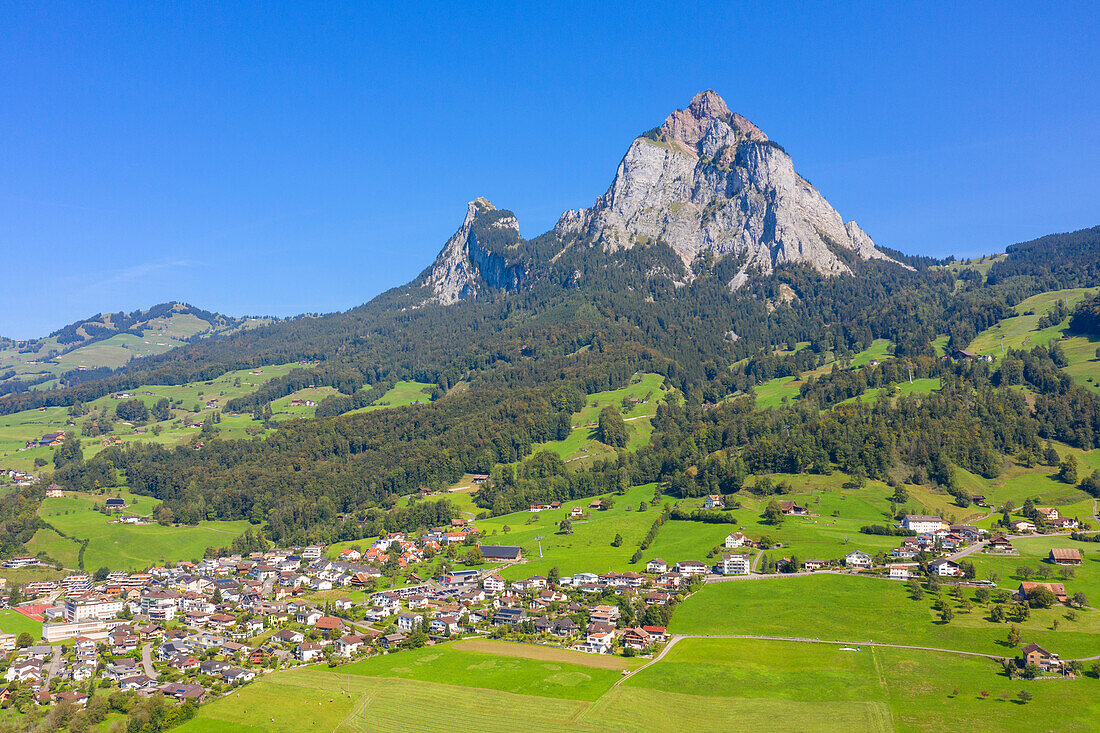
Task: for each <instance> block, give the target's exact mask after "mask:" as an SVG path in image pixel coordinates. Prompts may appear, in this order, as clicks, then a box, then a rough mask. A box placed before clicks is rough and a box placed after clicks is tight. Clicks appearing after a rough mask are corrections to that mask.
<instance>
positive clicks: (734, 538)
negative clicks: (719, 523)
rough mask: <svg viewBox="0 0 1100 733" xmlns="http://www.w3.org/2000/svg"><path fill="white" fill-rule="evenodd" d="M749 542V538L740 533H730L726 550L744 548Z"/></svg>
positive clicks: (727, 537) (727, 536)
mask: <svg viewBox="0 0 1100 733" xmlns="http://www.w3.org/2000/svg"><path fill="white" fill-rule="evenodd" d="M747 540H748V538H747V537H745V535H743V534H741V533H740V532H730V533H729V534H728V535H726V542H725V545H726V549H729V550H732V549H734V548H737V547H744V545H745V542H746V541H747Z"/></svg>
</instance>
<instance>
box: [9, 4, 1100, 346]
mask: <svg viewBox="0 0 1100 733" xmlns="http://www.w3.org/2000/svg"><path fill="white" fill-rule="evenodd" d="M535 5H536V4H534V3H501V4H499V5H493V6H480V5H478V6H473V5H472V4H467V3H463V4H461V7H458V8H456V9H451V10H440V9H438V8H436V7H432V6H430V5H429V6H415V5H404V4H402V5H401V6H399V5H396V4H390V3H386V4H378V5H375V6H366V5H365V4H362V3H355V4H348V5H345V6H330V5H329V4H322V3H284V4H277V3H262V4H261V3H236V2H233V3H223V4H220V5H213V4H207V3H197V2H196V3H192V2H185V3H134V4H132V5H130V6H126V5H125V4H123V3H115V4H110V5H107V4H102V3H95V4H93V3H72V4H63V3H18V2H5V3H3V4H2V5H0V92H2V96H0V100H2V101H0V140H2V142H0V256H2V260H0V272H2V273H3V275H4V277H3V279H2V280H0V283H2V284H0V334H4V335H8V336H13V337H30V336H38V335H43V334H45V333H46V332H49V331H50V330H53V329H54V328H57V327H59V326H61V325H63V324H64V323H67V322H69V321H71V320H74V319H76V318H78V317H84V316H87V315H91V314H93V313H95V312H97V311H108V310H120V309H127V310H129V309H133V308H137V307H143V306H148V305H152V304H154V303H157V302H162V301H165V300H170V299H176V300H184V301H188V302H191V303H193V304H194V305H197V306H201V307H204V308H208V309H211V310H220V311H223V312H226V313H230V314H235V315H244V314H259V313H265V314H274V315H289V314H295V313H300V312H313V311H320V312H326V311H332V310H342V309H346V308H349V307H352V306H355V305H357V304H359V303H362V302H365V301H366V300H369V299H370V298H371V297H373V296H374V295H376V294H377V293H379V292H381V291H382V290H384V289H386V288H388V287H391V286H394V285H398V284H401V283H404V282H406V281H408V280H409V279H410V278H412V277H414V276H415V275H416V274H417V273H419V272H420V271H421V270H422V269H423V268H424V267H425V266H426V265H428V264H429V263H430V262H431V260H432V258H433V257H434V256H435V254H436V253H437V251H438V250H439V248H440V247H441V246H442V244H443V242H444V241H445V240H446V238H447V237H448V236H449V235H450V234H451V232H452V231H453V230H454V229H455V228H456V227H457V226H458V225H459V223H460V222H461V219H462V216H463V213H464V210H465V204H466V202H467V201H468V200H470V199H472V198H474V197H476V196H486V197H488V198H489V199H490V200H492V201H493V202H494V203H495V204H496V205H497V206H499V207H502V208H510V209H512V210H513V211H515V212H516V214H517V216H518V217H519V221H520V226H521V229H522V231H523V233H524V235H526V236H533V235H536V234H539V233H541V232H543V231H545V230H546V229H548V228H549V227H551V226H552V225H553V223H554V222H555V221H556V219H557V217H558V215H559V214H560V212H561V211H562V210H564V209H567V208H576V207H581V206H587V205H590V204H591V202H592V200H593V199H594V198H595V197H596V196H598V195H599V194H600V193H602V192H603V191H604V190H605V189H606V187H607V185H608V183H609V182H610V180H611V177H612V175H613V174H614V171H615V166H616V164H617V163H618V161H619V159H620V158H621V156H622V154H623V153H624V152H625V151H626V148H627V146H628V144H629V142H630V140H631V139H632V138H633V137H634V136H636V135H638V134H640V133H641V132H643V131H645V130H647V129H649V128H651V127H653V126H655V125H657V124H659V123H660V122H661V120H662V119H663V118H664V117H665V116H666V115H667V114H668V113H669V112H670V111H671V110H673V109H675V108H677V107H682V106H684V105H686V103H687V102H688V100H689V99H690V98H691V96H692V95H693V94H694V93H696V92H698V91H700V90H702V89H705V88H707V87H712V88H714V89H715V90H717V91H718V92H719V93H720V94H721V95H722V96H723V97H725V99H726V100H727V102H728V103H729V105H730V108H731V109H733V110H735V111H738V112H740V113H742V114H743V115H745V116H746V117H748V118H749V119H750V120H752V121H754V122H756V123H757V124H758V125H759V126H760V127H761V128H763V129H764V130H765V132H767V134H768V135H769V136H770V137H772V138H773V139H775V140H777V141H779V142H781V143H782V144H783V145H784V146H785V147H786V149H787V150H788V152H790V153H791V155H792V157H793V158H794V161H795V166H796V168H797V169H798V170H799V171H800V172H801V173H802V174H803V175H804V176H806V177H807V178H808V179H809V180H810V181H812V182H813V183H814V185H815V186H817V187H818V188H819V189H820V190H821V191H822V193H824V194H825V196H826V197H827V198H828V199H829V200H830V201H831V202H832V203H833V205H834V206H836V207H837V209H838V210H839V211H840V213H841V214H842V215H843V216H844V217H845V218H846V219H849V218H854V219H856V220H858V221H859V222H860V223H861V224H862V225H863V227H864V228H865V229H866V230H867V232H868V233H869V234H870V235H871V236H872V237H873V238H874V239H875V240H876V241H877V242H879V243H881V244H884V245H888V246H891V247H894V248H897V249H901V250H904V251H907V252H912V253H922V254H931V255H947V254H952V253H954V254H956V255H973V254H980V253H985V252H990V251H995V250H999V249H1001V248H1003V246H1004V245H1006V244H1009V243H1012V242H1014V241H1020V240H1025V239H1029V238H1032V237H1035V236H1038V235H1042V234H1045V233H1048V232H1052V231H1067V230H1072V229H1077V228H1081V227H1085V226H1091V225H1095V224H1100V176H1098V175H1097V172H1098V171H1100V121H1098V120H1100V62H1098V60H1097V53H1096V39H1097V36H1098V34H1100V12H1098V11H1097V9H1096V5H1095V3H1093V4H1091V7H1090V4H1080V5H1072V4H1064V3H1039V4H1035V5H1031V6H1023V5H1012V4H1006V3H993V4H990V5H988V6H984V7H983V6H980V5H978V4H976V3H965V4H963V3H943V4H933V3H907V4H904V6H903V5H902V4H900V3H874V4H870V3H868V4H867V5H847V4H841V3H822V4H819V5H815V6H812V7H803V6H804V5H805V4H803V3H790V4H787V7H786V8H780V9H776V8H773V7H769V6H770V5H774V4H766V3H721V4H720V6H719V7H715V8H713V9H703V8H700V7H698V6H699V5H700V4H698V3H680V4H673V5H670V4H668V3H660V4H655V5H652V6H648V5H646V4H644V3H637V2H632V3H624V4H622V5H611V4H604V3H589V4H587V5H591V6H597V5H599V6H601V7H598V8H593V7H585V8H580V7H578V6H579V5H580V4H562V5H553V6H551V5H548V4H547V5H538V6H537V7H535ZM523 6H527V7H523ZM941 6H942V7H941ZM398 7H400V12H395V10H394V9H395V8H398Z"/></svg>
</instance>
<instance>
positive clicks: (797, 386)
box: [753, 339, 892, 409]
mask: <svg viewBox="0 0 1100 733" xmlns="http://www.w3.org/2000/svg"><path fill="white" fill-rule="evenodd" d="M890 347H891V343H890V341H889V339H875V340H874V341H873V342H872V343H871V345H870V346H868V347H867V348H866V349H864V350H863V351H860V352H858V353H856V354H853V355H852V357H851V358H850V359H849V360H848V362H847V365H846V368H848V369H862V368H863V367H865V366H867V365H868V364H869V363H871V361H873V360H875V361H884V360H886V359H889V358H892V357H891V356H890ZM834 363H835V362H833V361H828V362H826V363H825V364H823V365H821V366H820V367H818V368H817V369H812V370H810V371H808V372H803V373H802V374H799V375H797V376H793V377H776V378H775V379H772V380H769V381H767V382H764V383H762V384H758V385H756V387H755V388H754V390H753V393H754V394H755V396H756V406H757V407H758V408H759V409H768V408H772V407H782V406H783V405H784V404H786V403H788V402H794V401H795V400H797V399H798V395H799V390H801V388H802V385H803V384H805V383H806V381H807V380H808V379H809V378H810V377H819V376H822V375H824V374H826V373H828V372H829V371H830V370H831V369H832V368H833V364H834ZM842 366H843V364H842Z"/></svg>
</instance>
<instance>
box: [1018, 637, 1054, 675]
mask: <svg viewBox="0 0 1100 733" xmlns="http://www.w3.org/2000/svg"><path fill="white" fill-rule="evenodd" d="M1020 657H1021V659H1022V660H1023V663H1024V666H1027V665H1029V664H1034V665H1035V666H1037V667H1038V668H1039V669H1041V670H1043V671H1044V672H1052V671H1056V670H1061V668H1062V660H1060V659H1058V655H1057V654H1052V653H1051V652H1048V651H1047V650H1046V649H1044V648H1043V647H1041V646H1039V645H1038V644H1028V645H1027V646H1025V647H1024V648H1023V649H1021V650H1020Z"/></svg>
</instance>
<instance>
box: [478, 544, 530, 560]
mask: <svg viewBox="0 0 1100 733" xmlns="http://www.w3.org/2000/svg"><path fill="white" fill-rule="evenodd" d="M479 547H480V548H481V554H482V556H483V557H484V558H485V559H486V560H521V559H522V558H523V548H522V547H509V546H507V545H479Z"/></svg>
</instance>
